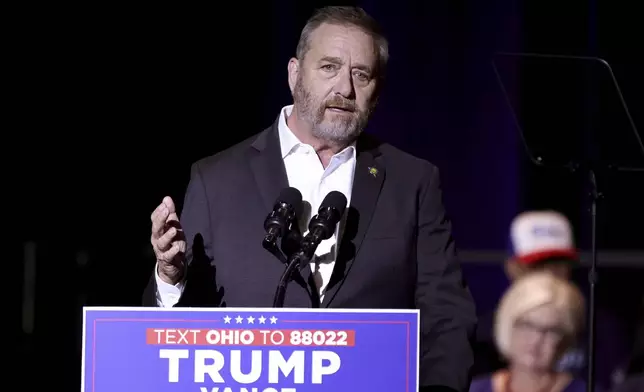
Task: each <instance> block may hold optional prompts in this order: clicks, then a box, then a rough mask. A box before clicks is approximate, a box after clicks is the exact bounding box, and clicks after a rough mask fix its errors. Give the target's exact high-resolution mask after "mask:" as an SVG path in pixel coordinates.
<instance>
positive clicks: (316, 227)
mask: <svg viewBox="0 0 644 392" xmlns="http://www.w3.org/2000/svg"><path fill="white" fill-rule="evenodd" d="M346 208H347V198H346V196H344V195H343V194H342V193H341V192H338V191H332V192H329V194H327V195H326V197H325V198H324V200H323V201H322V204H321V205H320V208H319V209H318V214H317V215H316V216H314V217H313V218H311V220H310V221H309V232H308V233H307V234H306V236H304V238H303V239H302V241H301V242H300V250H299V251H298V252H295V253H293V254H292V255H291V256H290V257H289V258H288V263H287V267H286V270H284V273H283V274H282V277H281V278H280V281H279V284H278V285H277V290H276V291H275V297H274V298H273V307H275V308H281V307H283V306H284V297H285V296H286V286H287V285H288V283H289V281H290V280H291V276H292V275H293V272H294V271H295V270H296V269H299V268H300V267H301V266H302V265H306V263H307V262H309V261H310V260H311V258H313V254H314V253H315V250H316V249H317V247H318V245H320V242H322V241H324V240H326V239H329V238H331V236H332V235H333V233H334V232H335V228H336V226H337V225H338V222H340V219H342V215H343V214H344V210H345V209H346Z"/></svg>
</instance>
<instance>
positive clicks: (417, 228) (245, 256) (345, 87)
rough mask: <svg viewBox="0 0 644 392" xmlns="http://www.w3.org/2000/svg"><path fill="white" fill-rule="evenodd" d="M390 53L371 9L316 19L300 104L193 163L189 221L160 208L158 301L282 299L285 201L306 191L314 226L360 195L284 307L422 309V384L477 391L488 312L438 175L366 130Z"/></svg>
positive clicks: (294, 65)
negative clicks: (339, 199) (476, 298)
mask: <svg viewBox="0 0 644 392" xmlns="http://www.w3.org/2000/svg"><path fill="white" fill-rule="evenodd" d="M388 57H389V53H388V43H387V40H386V39H385V37H384V36H383V35H382V33H381V32H380V29H379V27H378V25H377V23H376V22H375V21H374V20H373V19H372V18H371V17H370V16H369V15H367V14H366V13H365V12H364V11H363V10H362V9H360V8H353V7H328V8H324V9H321V10H319V11H318V12H317V13H316V14H315V15H314V16H313V17H312V18H311V19H309V21H308V22H307V24H306V26H305V27H304V29H303V30H302V33H301V36H300V40H299V43H298V45H297V50H296V57H295V58H292V59H291V60H290V61H289V63H288V83H289V86H290V89H291V92H292V95H293V101H294V104H293V105H291V106H287V107H284V108H283V109H282V110H281V112H280V113H279V116H278V118H277V120H276V121H275V123H274V124H273V125H272V126H271V127H269V128H268V129H266V130H264V131H263V132H261V133H259V134H257V135H255V136H253V137H252V138H250V139H248V140H246V141H243V142H241V143H239V144H237V145H235V146H233V147H231V148H229V149H227V150H225V151H223V152H220V153H218V154H216V155H214V156H211V157H208V158H205V159H203V160H200V161H198V162H196V163H195V164H194V165H193V167H192V171H191V180H190V183H189V185H188V189H187V191H186V195H185V201H184V206H183V210H182V213H181V219H180V223H179V218H178V215H177V212H176V210H175V205H174V203H173V201H172V200H171V199H170V198H169V197H166V198H164V200H163V202H162V203H161V204H160V205H159V206H158V207H157V208H156V209H155V211H154V212H153V213H152V218H151V219H152V237H151V242H152V246H153V248H154V251H155V254H156V258H157V265H156V267H155V272H154V274H153V276H152V279H151V280H150V284H149V285H148V287H147V289H146V291H145V294H144V304H145V305H148V306H163V307H172V306H175V305H177V306H228V307H271V306H272V305H273V295H274V293H275V288H276V285H277V283H278V282H279V280H280V276H281V275H282V273H283V271H284V263H283V261H280V260H278V258H276V257H275V256H273V255H272V254H271V253H269V252H267V251H266V249H264V247H262V238H264V236H265V234H266V232H265V228H264V226H263V222H264V220H265V219H266V216H267V214H268V213H269V212H271V211H272V210H273V207H274V204H275V201H276V197H278V195H280V193H281V192H282V190H283V189H285V188H287V187H293V188H296V189H297V190H299V191H300V193H301V195H302V199H303V203H302V204H303V205H304V208H303V209H302V210H301V211H299V216H298V220H299V222H300V228H299V229H300V231H301V233H302V234H305V233H306V228H307V224H308V222H309V221H310V219H311V217H312V216H313V215H316V213H317V212H318V209H319V207H320V204H321V203H322V201H323V200H324V199H325V197H326V196H327V195H328V194H329V193H331V192H332V191H337V192H340V193H342V194H343V195H344V196H346V200H347V208H346V211H345V214H344V216H343V219H342V220H341V221H340V223H339V224H338V225H337V228H336V230H335V232H334V233H332V234H331V235H330V238H328V239H325V240H324V241H322V242H321V243H320V244H319V246H318V247H317V248H316V250H315V256H314V257H313V258H312V260H311V263H310V268H308V266H306V268H304V269H302V271H301V272H298V273H299V275H301V276H299V275H298V274H296V276H295V278H297V279H294V283H292V284H291V285H290V286H289V288H288V290H287V292H286V294H285V296H284V306H285V307H293V308H302V307H330V308H387V309H394V308H408V309H414V308H417V309H420V320H421V321H420V323H421V324H420V330H421V337H420V338H421V349H420V385H423V386H432V387H435V389H436V390H454V391H466V390H467V389H468V387H469V380H470V376H469V371H470V367H471V365H472V361H473V359H472V357H473V355H472V351H471V347H470V341H469V338H470V337H471V335H472V333H473V331H474V329H475V324H476V316H475V310H474V304H473V301H472V299H471V297H470V294H469V292H468V290H467V288H466V287H465V285H464V283H463V279H462V275H461V270H460V266H459V264H458V262H457V260H456V258H455V245H454V241H453V239H452V235H451V223H450V221H449V219H448V217H447V215H446V212H445V209H444V207H443V203H442V199H441V197H442V196H441V188H440V182H439V174H438V169H437V168H436V167H435V166H433V165H432V164H430V163H428V162H426V161H424V160H421V159H419V158H416V157H413V156H411V155H409V154H407V153H404V152H402V151H400V150H398V149H396V148H394V147H392V146H391V145H388V144H384V143H379V142H378V141H376V140H374V139H373V138H372V137H370V136H368V135H366V134H364V133H362V131H363V129H364V128H365V126H366V124H367V121H368V119H369V116H370V114H371V112H372V111H373V109H374V107H375V105H376V102H377V99H378V94H379V91H380V89H381V84H382V82H383V79H384V76H385V71H386V66H387V60H388ZM383 360H385V358H383ZM432 389H433V388H432ZM430 390H431V389H430Z"/></svg>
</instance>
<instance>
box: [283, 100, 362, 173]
mask: <svg viewBox="0 0 644 392" xmlns="http://www.w3.org/2000/svg"><path fill="white" fill-rule="evenodd" d="M291 111H293V105H288V106H284V107H283V108H282V110H281V111H280V117H279V120H278V122H277V131H278V133H279V138H280V149H281V151H282V159H284V158H286V157H287V156H288V155H289V154H290V153H292V152H293V151H294V150H295V149H296V147H299V146H306V144H304V143H302V142H301V141H300V139H298V138H297V136H295V134H294V133H293V131H291V129H290V128H289V127H288V125H287V124H286V117H288V116H289V115H290V114H291ZM309 147H310V146H309ZM334 156H335V157H338V158H340V159H342V160H343V161H344V160H348V159H351V158H355V156H356V142H355V141H354V142H353V143H351V145H349V146H347V148H345V149H344V150H342V151H340V152H338V153H337V154H335V155H334Z"/></svg>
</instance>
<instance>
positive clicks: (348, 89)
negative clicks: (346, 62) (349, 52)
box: [333, 70, 355, 99]
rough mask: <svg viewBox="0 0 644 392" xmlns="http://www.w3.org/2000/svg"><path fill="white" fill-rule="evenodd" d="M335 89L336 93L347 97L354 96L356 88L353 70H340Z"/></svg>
mask: <svg viewBox="0 0 644 392" xmlns="http://www.w3.org/2000/svg"><path fill="white" fill-rule="evenodd" d="M333 90H334V92H335V93H336V94H340V95H342V96H343V97H345V98H348V99H351V98H353V95H354V93H355V90H354V88H353V79H352V78H351V72H350V71H349V70H343V71H342V72H340V74H339V75H338V78H337V80H336V84H335V86H334V89H333Z"/></svg>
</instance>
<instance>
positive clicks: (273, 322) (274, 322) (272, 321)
mask: <svg viewBox="0 0 644 392" xmlns="http://www.w3.org/2000/svg"><path fill="white" fill-rule="evenodd" d="M271 324H277V317H275V316H273V317H271Z"/></svg>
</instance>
